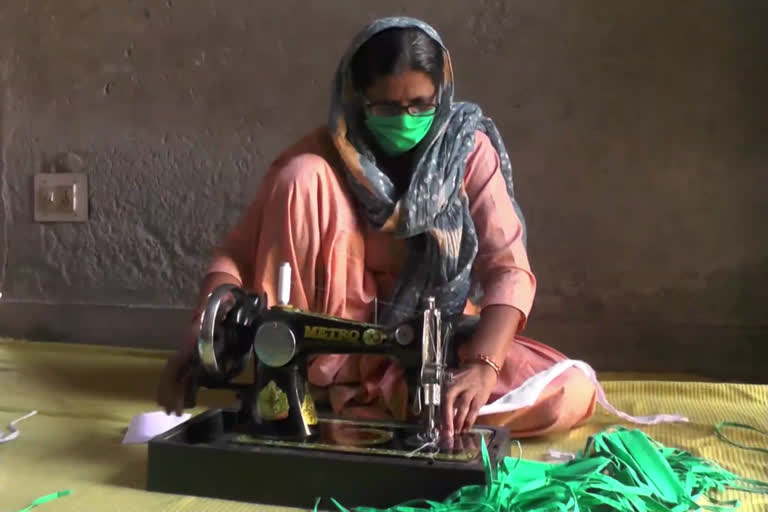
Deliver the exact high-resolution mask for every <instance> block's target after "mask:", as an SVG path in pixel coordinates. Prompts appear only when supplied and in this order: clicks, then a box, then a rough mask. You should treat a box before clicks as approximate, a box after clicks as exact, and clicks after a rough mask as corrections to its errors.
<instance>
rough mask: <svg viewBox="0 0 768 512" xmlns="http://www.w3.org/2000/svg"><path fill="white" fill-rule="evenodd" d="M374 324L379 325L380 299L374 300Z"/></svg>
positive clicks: (375, 298)
mask: <svg viewBox="0 0 768 512" xmlns="http://www.w3.org/2000/svg"><path fill="white" fill-rule="evenodd" d="M373 323H374V324H378V323H379V298H378V297H374V298H373Z"/></svg>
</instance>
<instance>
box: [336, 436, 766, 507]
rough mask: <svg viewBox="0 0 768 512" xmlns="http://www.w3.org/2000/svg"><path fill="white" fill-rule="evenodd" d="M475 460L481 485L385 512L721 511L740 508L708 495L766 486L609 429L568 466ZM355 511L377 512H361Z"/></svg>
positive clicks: (485, 454) (760, 490)
mask: <svg viewBox="0 0 768 512" xmlns="http://www.w3.org/2000/svg"><path fill="white" fill-rule="evenodd" d="M482 453H483V462H484V464H485V471H486V482H487V483H486V485H482V486H481V485H475V486H468V487H464V488H462V489H459V490H458V491H457V492H455V493H454V494H453V495H451V496H450V497H448V498H447V499H446V500H445V501H444V502H441V503H439V502H432V501H425V500H419V501H413V502H408V503H403V504H401V505H397V506H395V507H392V508H389V509H386V511H387V512H417V511H418V512H420V511H425V512H426V511H430V512H448V511H463V512H474V511H477V512H481V511H482V512H494V511H505V512H506V511H509V512H513V511H514V512H517V511H520V512H522V511H525V512H545V511H546V512H549V511H553V512H554V511H558V512H565V511H601V512H602V511H609V510H610V511H619V512H645V511H649V512H657V511H658V512H668V511H674V512H681V511H688V510H702V509H703V510H711V511H726V510H732V509H735V508H737V507H738V506H739V502H738V501H737V500H733V501H718V500H716V499H715V498H714V497H712V494H713V493H714V492H716V491H724V490H728V489H732V490H740V491H747V492H755V493H761V494H768V483H765V482H758V481H755V480H748V479H744V478H740V477H738V476H736V475H734V474H733V473H730V472H728V471H726V470H725V469H723V468H721V467H720V466H718V465H717V464H715V463H713V462H710V461H707V460H705V459H701V458H698V457H695V456H693V455H692V454H690V453H687V452H684V451H681V450H676V449H673V448H666V447H664V446H662V445H660V444H659V443H657V442H655V441H653V440H652V439H651V438H649V437H648V436H647V435H646V434H645V433H643V432H642V431H640V430H627V429H622V428H616V429H611V430H608V431H605V432H603V433H601V434H598V435H596V436H594V437H592V438H590V439H589V441H588V442H587V446H586V448H585V450H584V451H583V452H582V453H580V454H579V455H578V456H577V457H576V459H574V460H572V461H570V462H567V463H548V462H537V461H529V460H524V459H515V458H512V457H507V458H505V459H504V460H503V461H501V462H500V463H499V466H498V468H496V470H494V469H493V468H492V466H491V463H490V460H489V458H488V451H487V450H486V448H485V445H484V444H483V446H482ZM332 501H333V503H334V504H335V505H336V506H337V507H338V509H339V510H341V511H344V512H348V511H347V509H346V508H344V507H343V506H342V505H341V504H339V503H338V502H337V501H336V500H332ZM700 502H706V505H705V504H704V503H701V504H700ZM354 510H355V511H356V512H383V511H380V509H373V508H368V507H357V508H355V509H354Z"/></svg>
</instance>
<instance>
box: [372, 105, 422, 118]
mask: <svg viewBox="0 0 768 512" xmlns="http://www.w3.org/2000/svg"><path fill="white" fill-rule="evenodd" d="M436 108H437V105H436V104H435V103H432V102H430V103H413V104H411V105H405V106H403V105H398V104H396V103H368V104H367V105H366V106H365V109H366V110H367V111H368V113H369V114H372V115H374V116H380V117H394V116H399V115H400V114H402V113H404V112H407V113H408V114H410V115H412V116H429V115H432V114H434V112H435V109H436Z"/></svg>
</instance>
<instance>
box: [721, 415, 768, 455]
mask: <svg viewBox="0 0 768 512" xmlns="http://www.w3.org/2000/svg"><path fill="white" fill-rule="evenodd" d="M723 427H730V428H740V429H744V430H751V431H752V432H757V433H758V434H764V435H768V432H767V431H765V430H761V429H759V428H757V427H753V426H751V425H745V424H743V423H734V422H731V421H721V422H720V423H718V424H717V425H715V435H716V436H717V438H718V439H720V440H721V441H723V442H724V443H728V444H730V445H731V446H735V447H736V448H741V449H742V450H752V451H755V452H761V453H768V448H760V447H758V446H747V445H743V444H739V443H737V442H736V441H733V440H731V439H728V437H727V436H726V435H725V434H723Z"/></svg>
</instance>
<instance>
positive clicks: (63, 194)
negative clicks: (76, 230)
mask: <svg viewBox="0 0 768 512" xmlns="http://www.w3.org/2000/svg"><path fill="white" fill-rule="evenodd" d="M34 189H35V190H34V193H35V222H85V221H87V220H88V177H87V176H86V175H85V174H83V173H58V172H55V173H41V174H35V184H34Z"/></svg>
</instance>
